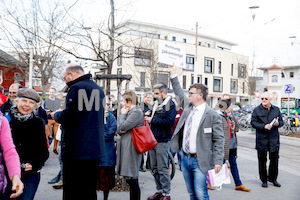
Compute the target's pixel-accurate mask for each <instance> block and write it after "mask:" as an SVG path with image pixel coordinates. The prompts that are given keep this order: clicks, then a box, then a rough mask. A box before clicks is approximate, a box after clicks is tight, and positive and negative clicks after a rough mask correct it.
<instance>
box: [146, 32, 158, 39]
mask: <svg viewBox="0 0 300 200" xmlns="http://www.w3.org/2000/svg"><path fill="white" fill-rule="evenodd" d="M147 37H149V38H154V39H158V34H155V33H147Z"/></svg>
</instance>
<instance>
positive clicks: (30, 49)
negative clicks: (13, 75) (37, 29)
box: [28, 28, 33, 88]
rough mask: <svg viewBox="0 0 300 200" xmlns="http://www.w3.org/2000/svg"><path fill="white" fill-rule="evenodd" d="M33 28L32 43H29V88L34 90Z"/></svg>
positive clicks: (31, 33) (31, 31) (31, 29)
mask: <svg viewBox="0 0 300 200" xmlns="http://www.w3.org/2000/svg"><path fill="white" fill-rule="evenodd" d="M32 40H33V28H30V41H29V53H30V55H29V85H28V87H29V88H32V69H33V45H32V42H33V41H32Z"/></svg>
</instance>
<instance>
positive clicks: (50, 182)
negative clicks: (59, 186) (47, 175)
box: [48, 175, 60, 184]
mask: <svg viewBox="0 0 300 200" xmlns="http://www.w3.org/2000/svg"><path fill="white" fill-rule="evenodd" d="M59 178H60V177H59V176H58V175H57V176H55V177H54V179H52V180H51V181H48V183H49V184H54V183H57V182H58V181H59Z"/></svg>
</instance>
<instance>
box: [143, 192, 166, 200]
mask: <svg viewBox="0 0 300 200" xmlns="http://www.w3.org/2000/svg"><path fill="white" fill-rule="evenodd" d="M162 197H163V196H162V194H161V193H159V192H156V193H155V194H154V195H152V196H150V197H148V198H147V200H160V198H162Z"/></svg>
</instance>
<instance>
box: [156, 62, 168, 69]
mask: <svg viewBox="0 0 300 200" xmlns="http://www.w3.org/2000/svg"><path fill="white" fill-rule="evenodd" d="M158 67H162V68H168V67H169V65H167V64H164V63H160V62H159V63H158Z"/></svg>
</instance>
